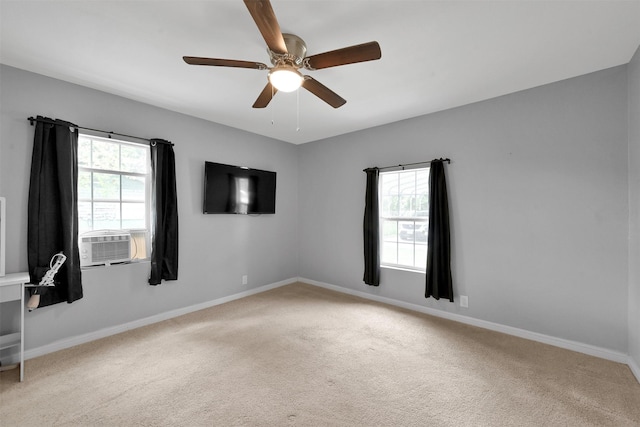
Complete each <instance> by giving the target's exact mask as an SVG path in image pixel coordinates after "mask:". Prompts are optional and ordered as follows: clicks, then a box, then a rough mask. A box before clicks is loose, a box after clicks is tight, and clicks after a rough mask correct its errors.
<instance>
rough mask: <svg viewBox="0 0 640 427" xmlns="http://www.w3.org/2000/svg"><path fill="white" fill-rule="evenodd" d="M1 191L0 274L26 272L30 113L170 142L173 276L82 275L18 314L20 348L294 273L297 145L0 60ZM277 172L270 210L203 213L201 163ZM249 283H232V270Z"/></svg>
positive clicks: (126, 269) (131, 272)
mask: <svg viewBox="0 0 640 427" xmlns="http://www.w3.org/2000/svg"><path fill="white" fill-rule="evenodd" d="M0 91H1V92H0V93H1V94H2V104H1V106H0V108H1V110H0V113H1V122H0V123H1V125H2V127H1V131H0V132H1V133H0V138H1V139H0V150H1V151H0V195H3V196H5V197H6V198H7V217H8V222H7V223H8V224H9V226H8V228H7V232H8V233H7V234H8V244H7V249H8V251H7V252H8V253H7V260H6V261H7V272H17V271H27V247H26V241H25V240H26V239H25V236H26V235H27V195H28V186H29V172H30V164H31V151H32V147H33V132H34V127H31V126H30V125H29V122H28V121H27V120H26V119H27V117H29V116H35V115H38V114H40V115H44V116H50V117H56V118H61V119H65V120H69V121H72V122H75V123H77V124H78V125H81V126H85V127H91V128H97V129H105V130H114V131H117V132H120V133H124V134H129V135H137V136H142V137H147V138H151V137H159V138H165V139H169V140H171V141H173V142H174V143H175V147H174V148H175V151H176V170H177V186H178V211H179V227H180V246H179V256H180V270H179V280H177V281H174V282H166V283H163V284H162V285H160V286H157V287H152V286H149V285H148V284H147V278H148V273H149V264H148V263H141V264H132V265H121V266H111V267H100V268H94V269H92V270H85V271H83V273H82V277H83V288H84V293H85V297H84V298H83V299H81V300H79V301H77V302H74V303H73V304H57V305H55V306H52V307H44V308H41V309H38V310H36V311H34V312H32V313H27V314H26V348H27V350H29V349H33V348H37V347H40V346H43V345H46V344H49V343H52V342H55V341H57V340H61V339H66V338H69V337H74V336H77V335H82V334H86V333H92V332H94V331H98V330H100V329H103V328H109V327H112V326H117V325H121V324H124V323H127V322H131V321H134V320H138V319H142V318H145V317H148V316H153V315H156V314H159V313H163V312H166V311H170V310H174V309H179V308H182V307H187V306H190V305H194V304H199V303H204V302H207V301H210V300H214V299H218V298H221V297H225V296H229V295H232V294H235V293H238V292H242V291H246V290H249V289H251V288H255V287H258V286H261V285H265V284H270V283H275V282H279V281H281V280H286V279H290V278H292V277H296V276H297V258H296V251H297V247H296V246H297V242H298V239H297V236H296V230H297V219H298V200H297V196H298V187H297V186H298V184H297V177H298V158H297V150H296V146H294V145H291V144H288V143H284V142H279V141H275V140H270V139H268V138H264V137H261V136H258V135H255V134H250V133H246V132H243V131H239V130H236V129H232V128H229V127H225V126H222V125H218V124H215V123H212V122H208V121H205V120H200V119H195V118H192V117H189V116H185V115H182V114H177V113H174V112H170V111H167V110H163V109H159V108H155V107H152V106H149V105H145V104H141V103H137V102H134V101H130V100H127V99H124V98H121V97H117V96H113V95H109V94H106V93H103V92H99V91H95V90H91V89H88V88H85V87H81V86H77V85H72V84H68V83H65V82H62V81H59V80H55V79H51V78H47V77H43V76H40V75H36V74H32V73H29V72H25V71H22V70H18V69H15V68H11V67H7V66H1V68H0ZM205 160H210V161H216V162H222V163H229V164H237V165H244V166H250V167H256V168H260V169H267V170H274V171H276V172H277V173H278V175H277V180H278V187H277V205H276V210H277V213H276V214H275V215H262V216H259V217H254V216H242V215H203V214H202V194H203V174H204V161H205ZM244 274H247V275H248V276H249V284H248V285H247V286H242V285H241V276H242V275H244Z"/></svg>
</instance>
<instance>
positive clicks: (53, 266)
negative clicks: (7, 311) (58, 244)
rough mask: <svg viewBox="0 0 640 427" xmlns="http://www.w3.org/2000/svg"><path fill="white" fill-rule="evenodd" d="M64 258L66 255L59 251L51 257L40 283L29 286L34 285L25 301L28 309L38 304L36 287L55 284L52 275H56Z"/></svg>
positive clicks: (38, 298) (38, 297)
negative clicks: (33, 289) (27, 299)
mask: <svg viewBox="0 0 640 427" xmlns="http://www.w3.org/2000/svg"><path fill="white" fill-rule="evenodd" d="M66 260H67V257H66V256H65V255H64V254H63V253H62V252H59V253H57V254H55V255H54V256H52V257H51V261H49V270H47V272H46V273H45V274H44V276H42V279H40V283H38V284H37V285H32V286H30V287H35V288H36V289H35V291H34V292H33V294H32V295H31V298H29V301H28V302H27V308H28V309H29V311H33V310H35V309H36V308H38V306H39V305H40V294H39V293H38V288H40V287H51V286H55V283H54V282H53V277H54V276H55V275H56V273H57V272H58V270H60V267H61V266H62V264H64V262H65V261H66Z"/></svg>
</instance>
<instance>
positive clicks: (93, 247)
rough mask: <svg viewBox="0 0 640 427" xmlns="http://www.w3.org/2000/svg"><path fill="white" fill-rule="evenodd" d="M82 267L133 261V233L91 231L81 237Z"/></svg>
mask: <svg viewBox="0 0 640 427" xmlns="http://www.w3.org/2000/svg"><path fill="white" fill-rule="evenodd" d="M78 246H79V247H80V248H79V249H80V266H81V267H85V266H90V265H109V264H113V263H116V262H127V261H131V233H128V232H126V231H122V230H118V231H90V232H88V233H84V234H83V235H82V236H80V242H79V245H78Z"/></svg>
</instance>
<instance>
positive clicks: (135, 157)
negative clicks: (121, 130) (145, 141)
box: [120, 144, 149, 173]
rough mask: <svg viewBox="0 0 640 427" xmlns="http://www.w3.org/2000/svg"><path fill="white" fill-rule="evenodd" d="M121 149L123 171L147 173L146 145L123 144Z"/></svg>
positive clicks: (147, 153) (147, 150) (147, 151)
mask: <svg viewBox="0 0 640 427" xmlns="http://www.w3.org/2000/svg"><path fill="white" fill-rule="evenodd" d="M121 150H122V160H121V165H120V167H121V170H122V171H123V172H136V173H147V160H148V158H149V148H148V147H144V146H135V145H126V144H123V145H122V146H121Z"/></svg>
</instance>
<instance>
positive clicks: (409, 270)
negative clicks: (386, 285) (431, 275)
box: [380, 265, 426, 274]
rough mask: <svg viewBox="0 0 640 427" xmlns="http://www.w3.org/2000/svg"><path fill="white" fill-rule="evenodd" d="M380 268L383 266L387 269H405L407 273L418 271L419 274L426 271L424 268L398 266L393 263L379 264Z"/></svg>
mask: <svg viewBox="0 0 640 427" xmlns="http://www.w3.org/2000/svg"><path fill="white" fill-rule="evenodd" d="M380 268H384V269H388V270H399V271H407V272H409V273H419V274H425V273H426V270H422V269H418V268H411V267H399V266H393V265H381V266H380Z"/></svg>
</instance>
